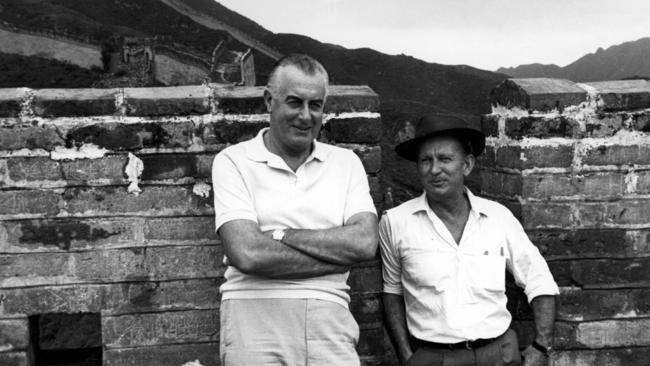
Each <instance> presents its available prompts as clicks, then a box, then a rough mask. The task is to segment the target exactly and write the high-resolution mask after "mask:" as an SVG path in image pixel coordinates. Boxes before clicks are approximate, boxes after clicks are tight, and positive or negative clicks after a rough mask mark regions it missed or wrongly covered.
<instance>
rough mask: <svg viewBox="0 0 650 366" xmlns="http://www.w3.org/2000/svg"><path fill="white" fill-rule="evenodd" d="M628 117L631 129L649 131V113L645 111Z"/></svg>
mask: <svg viewBox="0 0 650 366" xmlns="http://www.w3.org/2000/svg"><path fill="white" fill-rule="evenodd" d="M630 118H631V121H632V126H631V127H632V128H633V129H635V130H637V131H641V132H650V115H648V114H647V113H635V114H632V115H631V116H630Z"/></svg>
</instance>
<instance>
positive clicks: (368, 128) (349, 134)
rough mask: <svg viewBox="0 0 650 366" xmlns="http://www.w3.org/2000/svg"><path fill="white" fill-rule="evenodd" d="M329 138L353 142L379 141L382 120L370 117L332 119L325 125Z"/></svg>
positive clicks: (325, 131)
mask: <svg viewBox="0 0 650 366" xmlns="http://www.w3.org/2000/svg"><path fill="white" fill-rule="evenodd" d="M323 129H324V133H325V134H326V136H327V139H328V140H334V141H339V142H351V143H378V142H379V140H380V139H381V120H379V119H368V118H341V119H339V118H335V119H330V120H329V121H328V122H327V124H326V125H325V126H324V127H323Z"/></svg>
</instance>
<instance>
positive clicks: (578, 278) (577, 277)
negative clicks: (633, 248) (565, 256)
mask: <svg viewBox="0 0 650 366" xmlns="http://www.w3.org/2000/svg"><path fill="white" fill-rule="evenodd" d="M571 267H572V269H571V279H572V281H573V282H574V283H576V284H580V285H582V286H583V287H584V288H617V287H618V288H630V287H648V286H650V259H649V258H637V259H584V260H577V261H573V262H572V263H571Z"/></svg>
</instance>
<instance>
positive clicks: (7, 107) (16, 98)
mask: <svg viewBox="0 0 650 366" xmlns="http://www.w3.org/2000/svg"><path fill="white" fill-rule="evenodd" d="M28 92H29V89H27V88H6V89H5V88H3V89H2V90H0V117H17V116H18V115H20V111H21V109H22V106H21V104H22V101H23V99H25V98H26V97H27V93H28Z"/></svg>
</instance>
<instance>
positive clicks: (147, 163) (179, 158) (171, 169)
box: [140, 154, 196, 180]
mask: <svg viewBox="0 0 650 366" xmlns="http://www.w3.org/2000/svg"><path fill="white" fill-rule="evenodd" d="M140 159H142V163H143V165H144V170H143V171H142V180H164V179H181V178H193V177H194V176H195V175H196V156H195V155H186V154H182V155H181V154H173V155H172V154H156V155H143V156H141V157H140Z"/></svg>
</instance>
